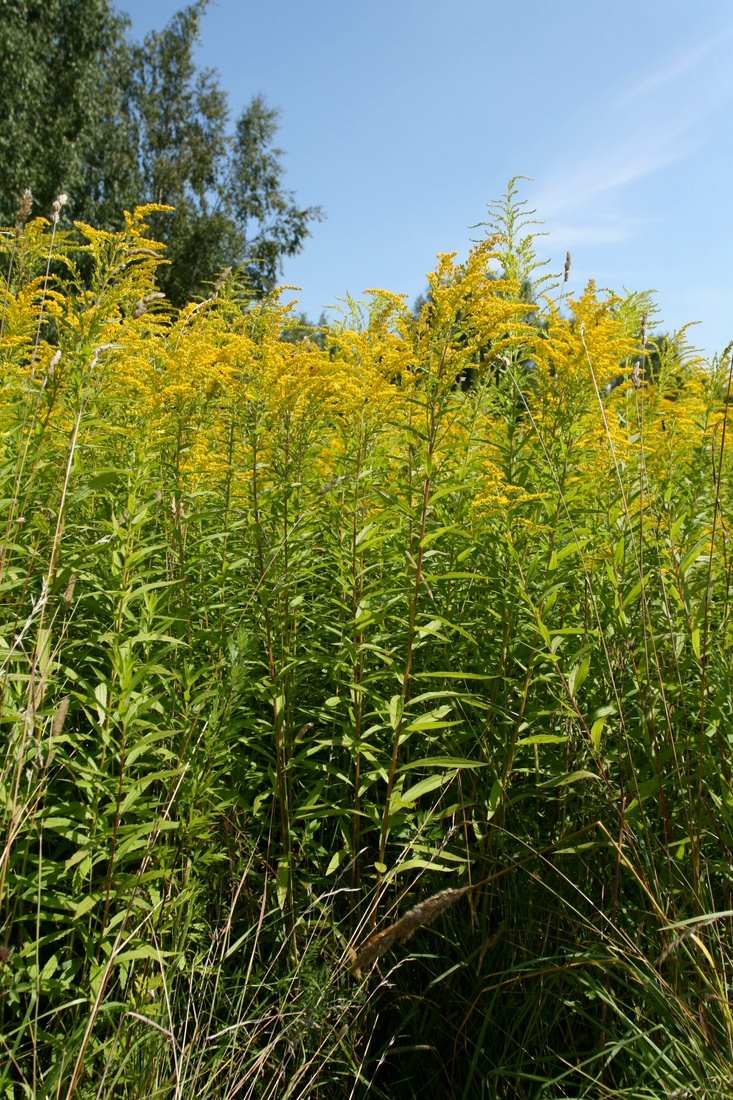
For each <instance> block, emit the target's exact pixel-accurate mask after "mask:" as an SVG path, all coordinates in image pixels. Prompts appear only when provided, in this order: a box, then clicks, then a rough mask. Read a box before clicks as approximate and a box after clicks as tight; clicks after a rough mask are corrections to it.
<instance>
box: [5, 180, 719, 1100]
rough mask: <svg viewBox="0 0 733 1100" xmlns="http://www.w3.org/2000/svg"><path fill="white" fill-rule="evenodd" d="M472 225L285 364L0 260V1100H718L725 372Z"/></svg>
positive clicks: (17, 235)
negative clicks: (424, 278)
mask: <svg viewBox="0 0 733 1100" xmlns="http://www.w3.org/2000/svg"><path fill="white" fill-rule="evenodd" d="M516 190H517V185H516V182H515V181H512V184H511V185H510V189H509V193H508V195H507V196H506V199H505V200H504V201H503V203H500V204H498V206H497V205H495V206H494V207H492V210H491V212H490V222H489V224H488V225H487V226H485V229H486V232H487V235H486V236H485V237H483V238H482V239H481V240H478V241H476V242H474V243H473V245H472V246H471V248H470V251H469V253H468V256H467V258H466V259H465V261H463V262H459V260H458V259H457V257H456V255H453V254H443V255H440V256H439V257H438V261H437V266H436V268H435V271H434V272H433V273H432V274H431V275H430V276H429V294H428V296H427V299H426V300H425V302H424V303H423V305H422V308H421V309H420V311H419V312H418V315H417V316H414V315H413V313H412V312H411V310H410V309H409V307H408V305H407V303H406V301H405V298H404V296H402V295H399V294H394V293H391V292H388V291H384V290H373V291H369V292H366V297H365V298H364V300H363V301H355V300H353V299H349V298H347V299H344V301H343V303H342V306H343V309H342V313H341V316H340V319H338V320H336V321H333V322H331V323H329V324H322V325H321V326H319V327H318V328H317V330H311V331H310V332H309V331H307V330H305V331H302V330H303V329H304V326H303V325H302V322H300V321H299V319H298V318H297V316H296V315H295V314H294V313H293V302H291V300H290V298H289V294H290V291H289V290H288V288H284V289H280V290H278V291H275V292H273V293H272V294H271V295H269V296H268V297H265V298H262V297H256V296H254V295H253V293H252V292H251V290H250V289H249V288H248V286H247V285H246V283H245V282H244V281H243V280H242V278H241V275H240V274H238V272H237V271H236V270H235V271H224V272H222V274H221V277H220V278H219V280H218V281H217V282H216V283H215V284H214V283H212V285H211V286H210V288H209V292H208V295H207V296H206V297H202V298H199V299H197V300H195V301H193V302H191V303H190V304H188V305H187V306H186V307H185V308H183V309H180V310H177V309H174V308H173V307H172V306H171V305H170V304H169V303H168V302H167V300H166V299H165V298H164V297H163V296H162V295H161V292H160V290H159V289H158V283H157V282H156V272H158V271H159V270H160V269H161V265H165V264H166V263H167V260H166V257H165V252H164V250H163V248H162V246H161V245H160V244H159V243H156V241H155V240H154V239H152V237H151V235H150V232H149V229H148V225H149V219H150V218H151V217H153V216H154V215H156V214H158V213H159V212H160V210H159V208H158V207H153V206H146V207H140V208H138V209H136V210H135V211H133V212H132V213H128V214H126V215H125V225H124V228H123V229H122V230H121V231H119V232H116V233H112V232H106V231H101V230H98V229H96V228H94V227H93V226H89V225H85V224H82V223H77V226H76V232H75V234H72V233H70V232H67V231H66V230H63V231H62V229H61V228H60V227H59V225H57V222H58V214H59V210H60V209H61V205H60V204H61V203H62V198H61V197H60V198H59V199H58V200H57V205H55V207H54V209H53V210H52V211H51V212H49V213H50V217H49V218H48V219H46V218H42V217H37V218H32V217H30V216H29V215H30V213H31V211H30V208H29V198H27V199H26V201H25V202H24V203H23V205H22V206H21V208H20V209H19V213H18V217H17V224H15V225H14V226H11V227H10V228H9V229H8V230H7V231H5V232H4V233H3V235H2V237H1V238H0V247H1V250H2V255H3V262H4V264H5V268H4V275H3V285H4V287H5V290H4V295H3V303H2V323H1V328H2V331H1V334H0V386H1V393H2V402H1V403H0V422H1V424H2V444H1V450H0V477H1V478H2V492H0V593H1V598H0V677H1V678H0V705H1V711H0V713H1V716H2V741H1V742H0V744H1V745H2V756H1V760H2V783H1V784H0V821H1V823H2V849H1V850H0V905H1V910H0V991H1V993H2V1003H1V1006H0V1046H1V1047H2V1057H0V1094H1V1095H3V1096H5V1097H8V1098H13V1100H14V1098H18V1100H19V1098H21V1097H32V1098H34V1100H35V1098H44V1100H45V1098H48V1100H51V1098H52V1097H53V1098H67V1100H71V1098H72V1097H78V1098H89V1100H92V1098H98V1100H101V1098H112V1097H127V1098H142V1097H146V1098H153V1097H160V1098H171V1100H172V1098H174V1097H175V1098H178V1097H188V1096H196V1097H200V1098H210V1100H214V1098H216V1100H220V1098H224V1097H227V1098H232V1100H234V1098H235V1097H236V1098H237V1100H239V1098H242V1100H244V1098H245V1097H253V1098H254V1097H257V1098H262V1100H265V1098H268V1100H275V1098H277V1100H281V1098H285V1097H287V1098H291V1097H292V1098H296V1097H299V1098H302V1100H305V1098H306V1097H321V1098H327V1097H333V1098H341V1097H345V1096H350V1097H361V1096H364V1097H366V1096H370V1097H385V1098H386V1097H389V1098H390V1100H398V1098H401V1097H405V1098H412V1097H418V1096H419V1097H426V1096H428V1097H430V1096H435V1097H444V1096H445V1097H456V1098H459V1097H463V1098H469V1097H486V1098H489V1097H491V1098H510V1097H517V1098H535V1097H546V1098H559V1097H588V1098H594V1100H595V1098H598V1097H608V1098H610V1097H624V1098H628V1100H642V1098H648V1100H652V1098H654V1100H658V1098H661V1097H680V1098H682V1097H689V1098H693V1097H695V1098H702V1097H703V1096H704V1097H706V1098H707V1100H711V1098H713V1097H719V1098H721V1100H722V1098H723V1097H728V1096H730V1095H731V1091H732V1090H733V1018H732V1017H731V1007H730V993H729V982H730V980H731V966H730V963H731V932H732V930H733V929H732V925H731V911H732V910H733V899H732V898H731V849H732V848H733V793H732V789H733V788H732V786H731V782H732V780H731V768H730V760H731V753H732V751H733V743H732V742H731V729H732V728H733V725H732V719H733V715H732V714H731V656H730V654H731V645H730V642H731V631H732V629H733V627H732V624H731V604H730V596H731V561H730V558H731V546H730V544H729V527H730V523H731V515H730V513H731V501H732V497H731V475H732V471H733V465H732V463H731V460H730V458H729V453H730V440H729V439H728V438H727V436H728V424H727V418H728V409H729V401H730V386H731V364H730V359H728V358H726V357H721V358H719V359H718V358H716V359H714V360H713V361H712V362H704V361H703V360H702V359H701V358H699V357H698V356H697V355H696V354H695V353H694V351H693V349H692V348H691V347H690V346H689V343H688V337H687V333H686V332H685V331H682V332H680V333H677V334H673V335H669V334H667V335H666V336H665V337H664V338H662V336H661V335H660V334H659V333H658V332H657V330H656V329H655V326H654V317H655V313H654V303H653V300H652V299H651V297H650V296H649V295H646V294H641V295H640V294H624V295H621V296H617V295H615V294H613V293H611V292H601V291H599V290H598V288H597V287H596V286H595V285H594V284H593V283H590V284H589V285H588V286H586V287H584V288H577V289H574V288H573V285H572V274H571V268H570V266H569V261H568V263H567V264H566V268H565V271H564V273H563V278H562V281H558V282H557V283H556V284H555V285H554V286H553V285H552V281H551V280H545V281H544V282H542V281H540V279H541V278H542V276H541V273H540V275H539V276H538V277H537V281H533V280H535V271H536V268H537V262H536V259H535V254H534V238H533V237H532V231H531V230H527V224H528V223H527V221H526V217H525V215H524V213H523V209H522V207H521V204H519V202H518V200H517V197H516ZM297 325H300V328H299V331H298V333H297V334H296V335H294V334H293V331H292V330H293V329H294V327H295V326H297Z"/></svg>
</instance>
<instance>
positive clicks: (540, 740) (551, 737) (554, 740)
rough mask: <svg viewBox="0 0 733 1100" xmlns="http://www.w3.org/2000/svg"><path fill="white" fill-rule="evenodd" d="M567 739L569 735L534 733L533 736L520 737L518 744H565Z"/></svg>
mask: <svg viewBox="0 0 733 1100" xmlns="http://www.w3.org/2000/svg"><path fill="white" fill-rule="evenodd" d="M566 741H567V735H566V736H564V737H563V736H561V735H560V734H558V733H533V734H532V736H531V737H520V739H519V741H517V745H563V744H564V743H565V742H566Z"/></svg>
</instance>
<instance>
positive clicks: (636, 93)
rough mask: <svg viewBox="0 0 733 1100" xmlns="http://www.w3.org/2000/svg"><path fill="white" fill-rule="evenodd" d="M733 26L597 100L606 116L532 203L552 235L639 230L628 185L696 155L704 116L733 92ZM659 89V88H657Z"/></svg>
mask: <svg viewBox="0 0 733 1100" xmlns="http://www.w3.org/2000/svg"><path fill="white" fill-rule="evenodd" d="M732 34H733V28H729V29H727V30H726V31H725V32H724V33H722V34H719V35H717V36H715V37H714V38H710V39H708V40H706V41H705V42H702V43H697V44H695V45H694V46H692V47H691V48H690V49H688V50H686V51H685V52H684V53H681V54H680V55H678V56H677V57H675V58H673V59H671V60H670V61H667V62H666V63H665V64H663V65H661V66H660V67H659V68H658V69H657V70H656V71H655V72H653V73H651V74H650V75H649V76H648V77H647V78H645V79H644V80H643V81H641V82H640V83H639V84H637V85H636V86H635V87H634V88H632V89H630V90H628V91H625V92H622V93H620V94H617V95H616V96H615V97H614V96H609V98H608V99H607V100H606V102H605V103H599V104H597V107H598V114H599V117H603V118H605V119H606V120H607V121H606V123H605V124H603V125H599V126H598V128H597V130H596V131H594V132H593V133H588V129H587V126H586V127H585V128H582V127H581V126H580V125H579V127H578V129H579V133H581V134H582V133H583V130H584V129H585V134H586V135H587V136H584V137H579V140H578V142H577V144H576V145H574V147H573V148H572V149H566V150H565V151H564V155H563V156H562V160H561V162H560V163H556V164H555V165H554V166H553V167H552V168H551V170H550V171H549V172H548V173H547V175H546V176H545V179H544V181H542V182H540V186H539V190H538V192H537V193H536V194H535V196H534V200H533V203H534V204H535V205H536V206H537V209H538V210H539V212H540V214H541V215H542V216H543V217H544V218H545V219H546V220H547V223H548V226H549V227H550V228H551V230H552V232H553V236H554V235H555V234H557V233H558V232H559V231H560V230H562V232H563V234H564V236H563V240H567V241H568V242H569V243H570V242H571V241H572V242H574V243H576V244H603V243H611V242H615V241H620V240H627V239H629V238H630V237H632V236H634V235H635V234H636V233H637V232H638V230H639V229H640V228H641V224H642V221H641V219H639V217H638V215H637V214H636V213H635V212H634V213H631V212H626V211H625V210H624V204H623V199H622V193H623V189H624V188H625V187H628V185H630V184H633V183H634V182H637V181H639V180H642V179H644V178H646V177H649V176H651V175H653V174H654V173H655V172H659V171H660V170H662V169H663V168H666V167H668V166H669V165H672V164H675V163H679V162H682V161H684V160H686V159H687V158H689V157H691V156H692V155H693V154H694V153H695V152H696V150H697V149H698V148H699V145H700V142H701V140H703V139H704V133H705V129H704V122H705V120H706V118H707V117H708V116H710V115H711V114H713V113H714V112H715V111H717V110H718V109H719V108H720V107H721V105H722V104H724V103H725V102H726V101H727V100H730V98H731V97H732V96H733V73H731V72H730V70H729V68H728V66H727V65H724V64H718V63H716V61H717V60H722V58H720V54H721V53H722V47H723V45H724V44H725V43H727V41H728V40H729V38H730V37H731V35H732ZM660 93H661V94H660Z"/></svg>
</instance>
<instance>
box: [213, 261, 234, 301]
mask: <svg viewBox="0 0 733 1100" xmlns="http://www.w3.org/2000/svg"><path fill="white" fill-rule="evenodd" d="M231 273H232V269H231V267H225V268H224V270H223V271H222V273H221V275H220V276H219V278H218V279H217V280H216V282H215V283H214V293H213V294H212V295H211V297H212V298H216V296H217V294H218V293H219V291H220V290H221V288H222V287H223V286H224V283H225V282H226V281H227V279H228V278H229V276H230V275H231Z"/></svg>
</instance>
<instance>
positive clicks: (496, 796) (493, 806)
mask: <svg viewBox="0 0 733 1100" xmlns="http://www.w3.org/2000/svg"><path fill="white" fill-rule="evenodd" d="M503 793H504V788H503V787H502V785H501V781H500V780H498V779H497V780H496V782H495V783H494V785H493V787H492V788H491V791H490V792H489V805H488V810H487V813H486V820H487V821H490V820H491V818H492V817H493V816H494V814H495V813H496V811H497V810H498V809H499V804H500V803H501V797H502V795H503Z"/></svg>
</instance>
